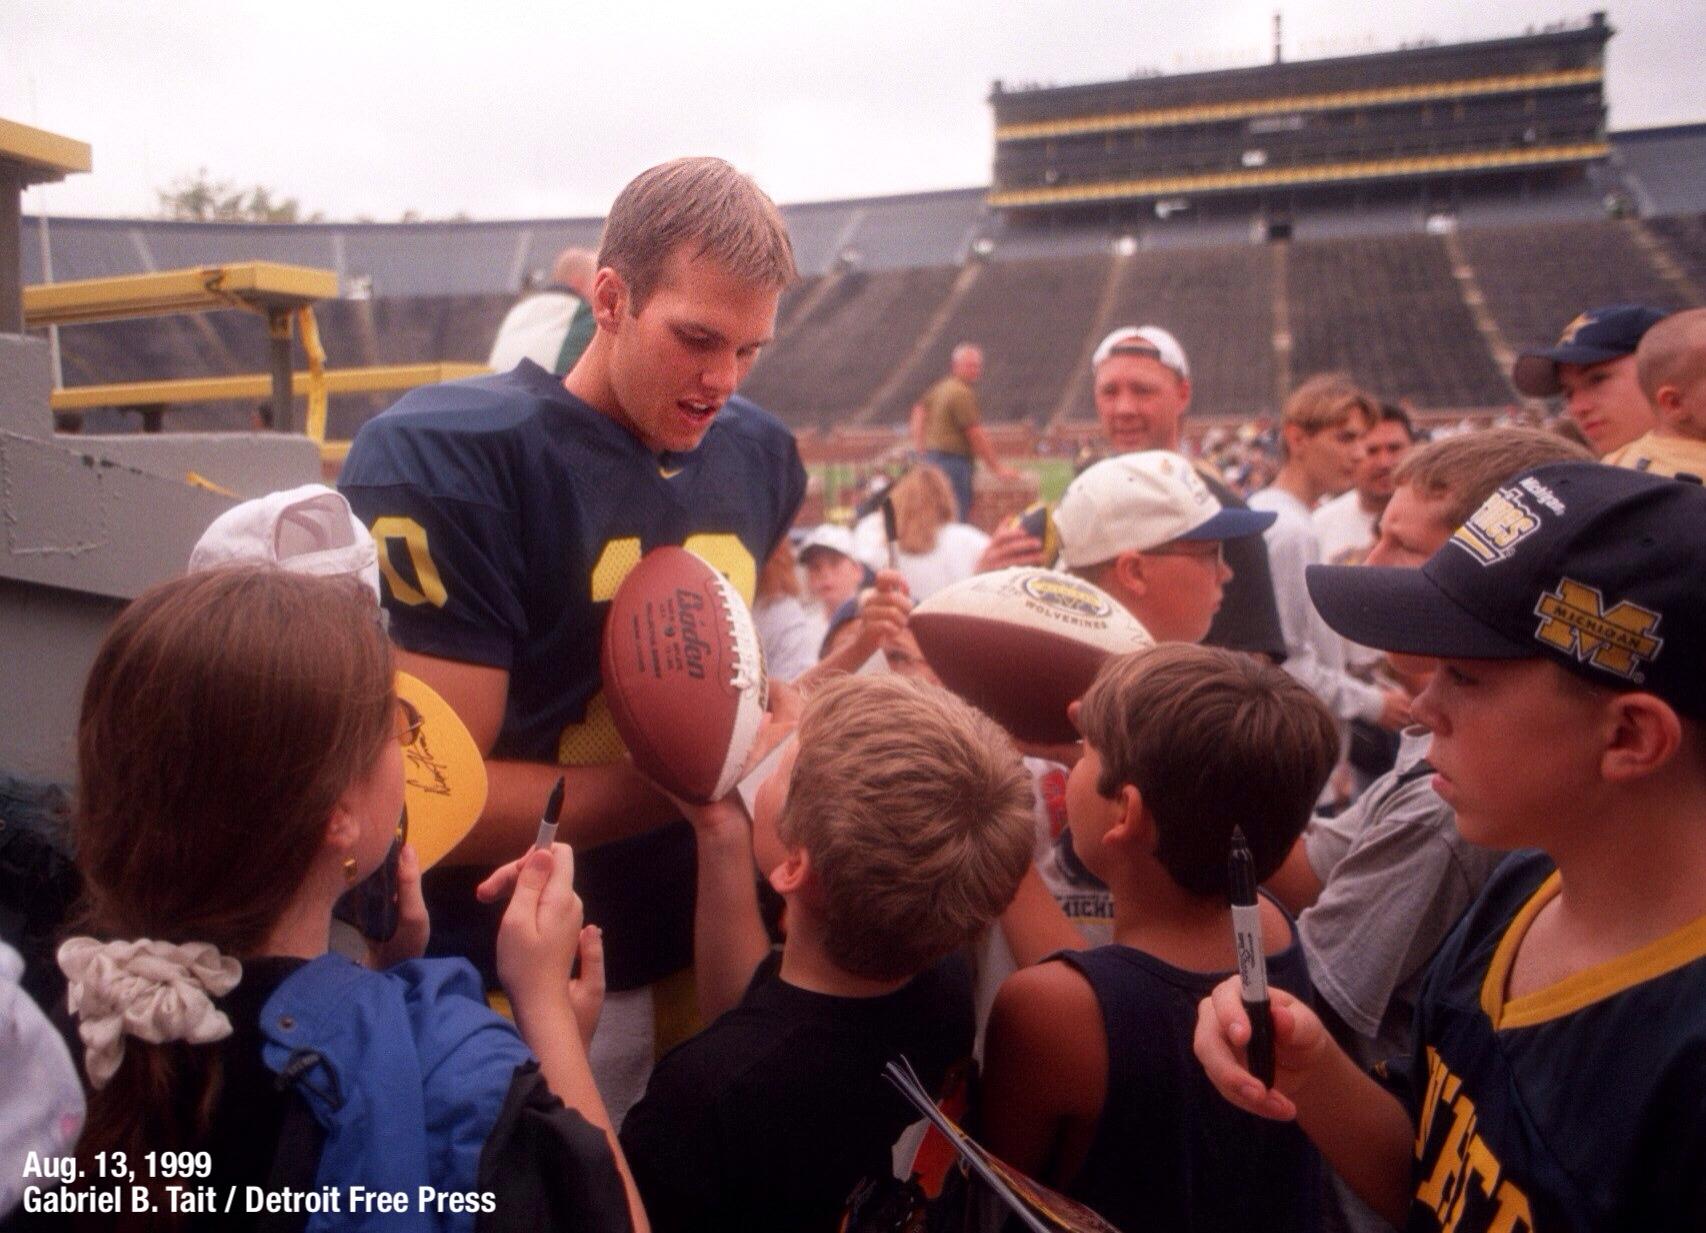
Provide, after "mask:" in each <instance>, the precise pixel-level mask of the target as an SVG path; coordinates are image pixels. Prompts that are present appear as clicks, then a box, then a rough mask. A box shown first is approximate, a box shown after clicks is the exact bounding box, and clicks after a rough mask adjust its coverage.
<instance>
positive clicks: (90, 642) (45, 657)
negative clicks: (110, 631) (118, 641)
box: [0, 578, 123, 785]
mask: <svg viewBox="0 0 1706 1233" xmlns="http://www.w3.org/2000/svg"><path fill="white" fill-rule="evenodd" d="M122 607H123V603H122V601H120V600H116V599H109V598H106V597H103V596H98V595H85V594H79V593H78V592H76V591H65V590H61V589H59V588H57V587H43V586H35V585H33V584H29V583H22V582H14V581H11V580H10V579H5V578H0V771H5V772H7V773H9V774H13V775H18V776H22V777H23V778H26V779H36V780H44V781H47V782H52V783H62V784H66V785H70V784H71V783H72V782H73V780H74V779H75V777H76V772H77V710H78V707H79V705H80V704H81V701H82V697H83V681H84V678H85V677H87V676H88V674H89V665H90V664H91V663H93V662H94V658H95V649H96V648H97V647H98V646H99V645H100V641H101V638H102V637H103V636H104V635H105V633H106V630H107V626H108V624H110V623H111V621H112V619H113V617H115V616H116V615H118V612H119V609H120V608H122Z"/></svg>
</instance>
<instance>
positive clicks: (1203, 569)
mask: <svg viewBox="0 0 1706 1233" xmlns="http://www.w3.org/2000/svg"><path fill="white" fill-rule="evenodd" d="M1273 520H1274V515H1272V514H1263V513H1258V512H1256V511H1254V510H1248V509H1232V508H1227V507H1225V506H1223V505H1222V504H1221V503H1220V502H1219V501H1218V500H1216V499H1215V496H1214V494H1213V493H1211V492H1210V491H1209V490H1208V486H1207V485H1206V484H1205V483H1204V482H1203V479H1202V477H1201V476H1200V475H1198V474H1197V471H1196V469H1195V468H1194V467H1193V466H1192V465H1191V463H1190V460H1189V459H1186V458H1184V457H1182V456H1181V455H1179V454H1175V453H1172V452H1170V451H1168V450H1146V451H1144V452H1142V453H1136V454H1120V455H1116V456H1115V457H1113V458H1106V459H1103V460H1102V461H1101V462H1098V463H1097V464H1096V465H1095V466H1093V467H1090V468H1089V469H1088V470H1086V471H1085V472H1084V474H1082V475H1080V476H1079V477H1078V478H1077V479H1075V480H1073V481H1072V485H1071V486H1070V487H1069V488H1067V490H1066V494H1065V495H1064V496H1063V497H1061V499H1060V506H1059V508H1058V509H1057V510H1056V511H1055V526H1056V528H1057V529H1058V530H1059V533H1060V556H1061V563H1062V564H1063V565H1065V567H1066V568H1067V569H1069V570H1071V571H1072V572H1073V573H1075V574H1077V575H1078V576H1079V577H1081V578H1083V579H1085V580H1086V581H1088V582H1093V583H1095V584H1096V585H1097V586H1099V587H1101V588H1102V589H1103V590H1104V591H1106V592H1107V593H1108V594H1110V595H1112V596H1113V597H1114V598H1115V599H1117V600H1119V601H1120V603H1122V604H1124V605H1125V607H1126V609H1127V610H1128V611H1129V612H1130V613H1131V614H1132V615H1133V616H1135V617H1136V618H1137V619H1138V620H1139V621H1140V622H1142V623H1143V627H1144V628H1145V629H1147V630H1148V631H1149V633H1150V635H1151V636H1152V637H1153V638H1154V639H1155V641H1157V642H1200V641H1202V639H1203V636H1204V635H1205V634H1207V633H1208V631H1209V625H1210V623H1211V622H1212V621H1213V620H1214V615H1215V613H1216V612H1217V611H1219V609H1220V606H1221V603H1222V594H1223V590H1224V588H1225V586H1226V584H1227V583H1228V582H1230V581H1231V580H1232V578H1233V577H1234V572H1233V570H1231V569H1230V568H1228V566H1227V564H1226V559H1225V556H1224V550H1225V548H1226V547H1228V546H1229V545H1230V544H1232V543H1236V542H1237V541H1239V540H1242V539H1247V538H1250V537H1251V536H1260V535H1261V533H1262V532H1263V531H1265V530H1267V528H1268V527H1269V526H1270V525H1271V524H1272V523H1273Z"/></svg>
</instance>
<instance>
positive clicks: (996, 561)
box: [972, 521, 1043, 574]
mask: <svg viewBox="0 0 1706 1233" xmlns="http://www.w3.org/2000/svg"><path fill="white" fill-rule="evenodd" d="M1042 563H1043V542H1042V540H1040V539H1038V538H1037V537H1036V536H1034V535H1032V534H1030V533H1029V532H1028V531H1026V530H1025V528H1024V527H1022V526H1020V525H1019V524H1018V523H1017V522H1016V521H1015V522H1009V523H1008V524H1007V525H1006V526H1003V527H1001V528H1000V529H998V530H997V531H996V532H995V534H994V535H992V536H990V538H989V543H988V544H986V545H984V549H983V555H982V556H980V557H978V559H977V564H976V565H974V566H973V567H972V572H973V573H974V574H987V573H988V572H989V571H990V570H993V569H1006V568H1008V567H1009V566H1012V565H1041V564H1042Z"/></svg>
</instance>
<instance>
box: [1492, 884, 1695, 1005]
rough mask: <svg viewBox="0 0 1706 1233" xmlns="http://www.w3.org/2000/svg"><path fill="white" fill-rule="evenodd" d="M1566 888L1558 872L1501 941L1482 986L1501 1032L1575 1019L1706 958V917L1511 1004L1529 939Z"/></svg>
mask: <svg viewBox="0 0 1706 1233" xmlns="http://www.w3.org/2000/svg"><path fill="white" fill-rule="evenodd" d="M1562 886H1563V883H1562V881H1561V879H1560V878H1559V876H1558V873H1557V871H1556V870H1554V871H1553V872H1552V873H1551V874H1550V875H1549V876H1548V877H1547V879H1546V880H1545V881H1544V882H1542V883H1541V884H1540V885H1539V886H1538V887H1537V888H1535V891H1534V894H1532V895H1530V896H1529V898H1528V902H1526V903H1524V904H1523V905H1522V907H1521V908H1520V909H1519V910H1518V911H1517V914H1516V915H1515V916H1514V917H1512V918H1511V923H1510V924H1509V925H1508V926H1506V928H1505V933H1504V936H1503V937H1502V938H1500V939H1499V945H1498V948H1497V949H1496V950H1495V951H1494V952H1493V961H1492V963H1490V964H1489V965H1488V966H1487V976H1486V979H1485V980H1483V981H1482V982H1481V1009H1482V1010H1483V1011H1485V1012H1486V1015H1487V1018H1488V1019H1490V1020H1491V1021H1492V1024H1493V1027H1494V1029H1495V1030H1497V1031H1503V1030H1505V1029H1507V1028H1523V1027H1534V1026H1536V1025H1537V1024H1541V1023H1545V1022H1546V1021H1547V1020H1550V1019H1557V1018H1559V1017H1561V1016H1563V1015H1568V1014H1573V1013H1574V1012H1576V1011H1578V1010H1581V1009H1582V1008H1583V1007H1584V1006H1591V1005H1593V1003H1595V1002H1600V1001H1603V1000H1605V999H1606V998H1609V997H1611V996H1613V995H1614V994H1618V993H1622V992H1623V991H1624V990H1625V989H1630V988H1633V987H1634V986H1636V985H1638V984H1641V983H1642V982H1643V981H1648V980H1652V979H1654V978H1655V977H1659V976H1663V975H1664V974H1665V973H1666V972H1673V971H1675V970H1676V969H1677V968H1680V967H1682V966H1683V965H1685V964H1688V963H1692V962H1693V961H1694V960H1696V959H1698V958H1700V957H1701V956H1702V955H1706V916H1702V917H1700V918H1699V919H1697V920H1694V921H1691V922H1690V923H1689V924H1686V925H1684V926H1683V927H1682V928H1680V929H1677V930H1675V931H1674V932H1672V933H1667V934H1666V935H1665V936H1664V937H1662V938H1658V939H1657V940H1655V941H1652V942H1649V943H1647V944H1646V945H1645V946H1643V947H1641V948H1639V949H1638V950H1633V951H1630V952H1629V953H1628V954H1627V955H1619V956H1618V957H1617V958H1616V959H1610V960H1607V961H1606V962H1604V963H1600V964H1596V965H1595V966H1593V967H1591V968H1587V969H1585V970H1583V971H1580V972H1577V973H1575V974H1574V975H1571V976H1566V977H1565V978H1564V979H1563V980H1561V981H1558V982H1557V983H1556V984H1553V985H1548V986H1547V987H1546V988H1544V989H1537V990H1536V991H1535V992H1533V993H1529V994H1524V995H1523V996H1522V997H1520V998H1511V999H1510V1000H1508V1001H1507V1000H1506V999H1505V989H1506V988H1508V987H1509V985H1510V974H1511V967H1512V965H1513V964H1515V962H1516V953H1517V951H1518V950H1519V949H1521V947H1522V940H1523V938H1525V937H1527V936H1528V930H1529V927H1530V926H1531V925H1533V924H1534V918H1535V917H1537V916H1539V915H1540V910H1541V909H1542V908H1544V907H1545V906H1546V905H1547V904H1548V903H1550V902H1552V900H1554V899H1556V898H1557V897H1558V892H1559V890H1560V889H1561V888H1562Z"/></svg>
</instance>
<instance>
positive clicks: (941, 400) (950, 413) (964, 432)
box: [912, 343, 1018, 522]
mask: <svg viewBox="0 0 1706 1233" xmlns="http://www.w3.org/2000/svg"><path fill="white" fill-rule="evenodd" d="M982 375H983V352H982V351H981V350H980V349H979V348H978V347H977V345H976V344H974V343H961V344H960V345H959V346H957V347H955V348H954V354H953V356H952V358H951V359H950V360H949V362H948V375H947V376H946V377H943V378H942V379H941V380H940V381H938V382H936V384H935V385H933V386H931V387H930V388H929V390H927V391H926V392H925V394H924V397H922V398H920V399H919V400H918V402H917V403H916V404H915V405H914V406H913V408H912V444H913V448H914V449H916V450H917V451H918V452H919V453H920V454H922V455H923V456H924V461H926V462H928V463H930V464H931V465H932V466H936V467H940V468H941V469H942V471H943V473H944V474H946V475H947V477H948V482H949V483H951V484H952V485H953V486H954V500H955V502H956V503H957V504H958V505H959V507H960V508H959V517H960V521H961V522H968V521H970V519H971V501H972V486H971V477H972V466H973V459H974V458H981V459H983V463H984V465H985V466H987V467H988V468H989V469H990V470H991V471H993V472H995V474H997V475H999V476H1001V477H1002V478H1003V479H1012V478H1013V477H1014V476H1016V475H1017V474H1018V472H1016V471H1014V470H1013V468H1012V467H1009V466H1007V465H1006V464H1005V463H1003V462H1002V461H1001V460H1000V459H999V458H997V457H996V456H995V449H994V447H993V446H991V445H990V444H989V436H988V434H986V433H985V432H984V431H983V423H982V417H981V414H980V412H979V411H978V406H977V391H976V390H975V389H973V388H972V387H973V386H975V385H976V384H977V379H978V378H979V377H981V376H982Z"/></svg>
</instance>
